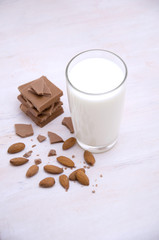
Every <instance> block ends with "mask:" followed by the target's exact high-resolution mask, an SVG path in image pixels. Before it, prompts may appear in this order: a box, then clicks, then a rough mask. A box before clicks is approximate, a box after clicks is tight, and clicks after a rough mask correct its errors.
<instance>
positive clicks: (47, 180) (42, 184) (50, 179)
mask: <svg viewBox="0 0 159 240" xmlns="http://www.w3.org/2000/svg"><path fill="white" fill-rule="evenodd" d="M54 184H55V179H54V178H53V177H47V178H44V179H43V180H41V181H40V182H39V186H40V187H43V188H49V187H52V186H54Z"/></svg>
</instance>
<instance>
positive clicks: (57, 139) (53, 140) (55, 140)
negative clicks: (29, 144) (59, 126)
mask: <svg viewBox="0 0 159 240" xmlns="http://www.w3.org/2000/svg"><path fill="white" fill-rule="evenodd" d="M48 136H49V138H50V143H51V144H52V143H59V142H63V139H62V138H61V137H60V136H59V135H57V134H56V133H53V132H48Z"/></svg>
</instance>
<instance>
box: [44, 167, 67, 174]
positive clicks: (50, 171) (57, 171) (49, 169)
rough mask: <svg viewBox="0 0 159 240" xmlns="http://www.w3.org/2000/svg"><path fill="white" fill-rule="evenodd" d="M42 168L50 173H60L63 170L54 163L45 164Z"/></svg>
mask: <svg viewBox="0 0 159 240" xmlns="http://www.w3.org/2000/svg"><path fill="white" fill-rule="evenodd" d="M44 170H45V172H48V173H52V174H60V173H62V172H63V168H60V167H57V166H54V165H45V166H44Z"/></svg>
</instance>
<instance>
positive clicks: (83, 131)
mask: <svg viewBox="0 0 159 240" xmlns="http://www.w3.org/2000/svg"><path fill="white" fill-rule="evenodd" d="M68 78H69V81H70V83H71V84H72V86H73V87H72V86H71V84H70V83H69V82H68V84H67V90H68V98H69V105H70V111H71V115H72V121H73V125H74V128H75V134H76V137H77V140H78V142H79V143H80V144H84V145H89V146H92V147H101V148H102V147H103V148H104V147H105V146H108V147H109V146H110V145H112V144H114V143H115V142H116V140H117V136H118V132H119V126H120V120H121V114H122V108H123V102H124V93H125V84H122V85H121V86H120V87H118V86H119V85H120V84H121V83H122V81H123V80H124V72H123V71H122V70H121V68H120V67H119V66H118V65H117V64H116V63H114V62H112V61H110V60H107V59H105V58H88V59H85V60H82V61H80V62H78V63H77V64H76V65H75V66H73V68H72V69H71V70H70V71H69V73H68ZM115 88H117V89H116V90H114V89H115ZM112 90H113V91H112Z"/></svg>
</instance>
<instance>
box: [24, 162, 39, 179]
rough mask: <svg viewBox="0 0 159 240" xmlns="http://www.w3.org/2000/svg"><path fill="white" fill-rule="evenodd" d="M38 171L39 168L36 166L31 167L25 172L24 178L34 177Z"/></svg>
mask: <svg viewBox="0 0 159 240" xmlns="http://www.w3.org/2000/svg"><path fill="white" fill-rule="evenodd" d="M38 171H39V167H38V166H37V165H32V166H31V167H30V168H29V169H28V171H27V172H26V177H32V176H34V175H35V174H36V173H37V172H38Z"/></svg>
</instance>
